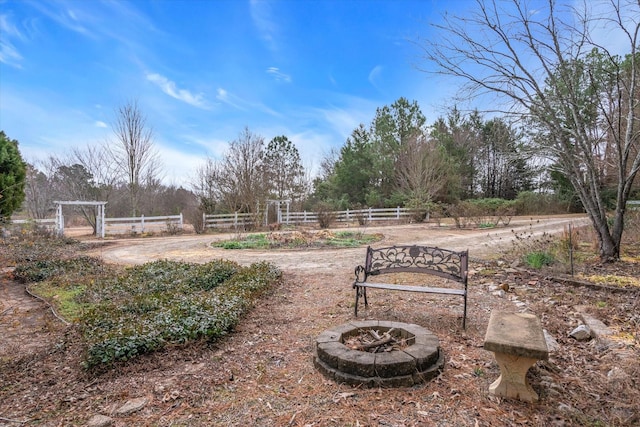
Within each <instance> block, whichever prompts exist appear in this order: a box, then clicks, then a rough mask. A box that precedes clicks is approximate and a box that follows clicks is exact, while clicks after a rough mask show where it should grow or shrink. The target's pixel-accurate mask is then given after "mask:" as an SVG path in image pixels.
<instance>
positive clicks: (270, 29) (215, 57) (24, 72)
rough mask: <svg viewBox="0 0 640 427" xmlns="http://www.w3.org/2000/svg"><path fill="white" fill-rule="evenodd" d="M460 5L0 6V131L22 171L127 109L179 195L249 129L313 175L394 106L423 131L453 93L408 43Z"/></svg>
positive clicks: (93, 138)
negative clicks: (403, 102) (133, 107)
mask: <svg viewBox="0 0 640 427" xmlns="http://www.w3.org/2000/svg"><path fill="white" fill-rule="evenodd" d="M473 7H474V2H473V1H470V0H457V1H456V0H395V1H392V0H386V1H381V0H342V1H339V0H324V1H319V0H318V1H307V0H286V1H250V0H234V1H232V0H227V1H222V0H209V1H206V0H153V1H151V0H148V1H142V0H136V1H127V0H115V1H101V0H62V1H54V0H38V1H30V0H0V129H2V130H4V131H5V133H6V134H7V135H8V136H9V137H10V138H13V139H17V140H18V141H19V143H20V150H21V153H22V155H23V157H24V158H25V160H27V161H29V162H34V161H37V160H42V159H44V158H46V157H47V156H48V155H50V154H54V155H61V156H64V155H65V153H68V152H69V151H70V149H71V148H72V147H84V146H86V145H89V144H96V143H101V142H104V141H106V140H109V139H112V131H111V123H113V121H114V117H115V114H114V110H115V109H116V108H117V107H118V106H120V105H123V104H124V103H126V102H128V101H131V100H137V102H138V105H139V107H140V108H141V110H142V112H143V113H144V114H145V115H146V116H147V120H148V124H149V125H150V126H151V127H152V128H153V130H154V135H155V145H156V147H157V148H158V150H159V152H160V154H161V158H162V161H163V164H164V182H165V183H167V184H178V185H185V186H189V183H190V182H191V181H192V180H193V177H194V175H195V171H196V169H197V168H198V167H199V166H200V165H202V164H203V163H204V161H205V159H206V158H207V157H211V158H219V157H220V156H221V155H222V154H223V153H224V151H225V149H226V147H227V145H228V142H229V141H231V140H233V139H235V138H236V137H237V136H238V134H239V133H240V132H241V131H242V129H243V128H244V127H245V126H247V127H249V129H250V130H251V131H252V132H254V133H256V134H259V135H262V136H263V137H264V138H265V141H266V142H268V141H269V140H270V139H271V138H273V137H274V136H277V135H286V136H287V137H288V138H289V139H290V140H292V141H293V142H294V143H295V144H296V146H297V147H298V150H299V151H300V153H301V155H302V158H303V162H304V165H305V167H307V168H309V169H312V170H317V168H318V166H319V164H320V161H321V159H322V157H323V156H324V154H326V153H327V152H328V151H329V150H330V148H331V147H340V146H342V145H343V144H344V142H345V140H346V138H347V137H348V136H349V134H350V133H351V131H352V130H353V129H355V128H356V127H357V126H358V124H359V123H364V124H366V125H368V124H369V123H370V122H371V120H372V119H373V117H374V114H375V109H376V108H377V107H381V106H384V105H389V104H391V103H393V102H394V101H395V100H396V99H398V98H399V97H401V96H404V97H406V98H408V99H409V100H417V101H418V103H419V104H420V106H421V107H422V110H423V112H424V113H425V114H426V116H427V120H428V121H429V122H433V121H434V120H435V119H436V118H437V117H438V116H440V115H442V114H444V107H447V106H448V107H451V105H449V104H447V100H450V99H451V97H452V95H453V94H454V93H455V92H456V88H455V86H454V85H452V84H450V82H447V81H445V80H444V79H441V78H437V77H434V76H433V75H429V74H425V73H424V72H421V71H418V70H417V69H416V65H419V66H421V67H425V66H428V65H426V64H424V63H423V61H422V60H421V57H420V56H421V53H420V49H419V48H418V47H417V46H416V45H415V44H414V41H415V40H417V39H418V38H419V37H421V38H427V37H429V36H430V35H431V29H430V26H429V23H431V22H437V21H439V20H440V19H441V15H442V14H443V13H445V12H447V13H453V14H460V13H466V12H468V11H469V10H470V9H471V8H473Z"/></svg>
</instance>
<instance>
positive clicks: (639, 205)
mask: <svg viewBox="0 0 640 427" xmlns="http://www.w3.org/2000/svg"><path fill="white" fill-rule="evenodd" d="M627 208H628V209H631V210H634V211H635V210H640V200H628V201H627Z"/></svg>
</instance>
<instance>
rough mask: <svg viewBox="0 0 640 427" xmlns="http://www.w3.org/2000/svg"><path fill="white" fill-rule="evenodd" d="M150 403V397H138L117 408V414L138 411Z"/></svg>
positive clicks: (122, 414) (121, 414)
mask: <svg viewBox="0 0 640 427" xmlns="http://www.w3.org/2000/svg"><path fill="white" fill-rule="evenodd" d="M147 403H149V399H147V398H146V397H139V398H137V399H131V400H129V401H127V403H125V404H124V405H122V406H121V407H119V408H118V409H116V415H120V416H124V415H129V414H133V413H134V412H138V411H139V410H141V409H142V408H144V407H145V406H147Z"/></svg>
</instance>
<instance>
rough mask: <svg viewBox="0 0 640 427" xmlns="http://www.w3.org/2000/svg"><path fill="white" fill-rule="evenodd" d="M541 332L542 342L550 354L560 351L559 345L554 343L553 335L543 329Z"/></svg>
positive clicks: (556, 342)
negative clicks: (544, 342) (545, 344)
mask: <svg viewBox="0 0 640 427" xmlns="http://www.w3.org/2000/svg"><path fill="white" fill-rule="evenodd" d="M542 332H543V333H544V340H545V341H546V342H547V350H549V352H550V353H551V352H553V351H558V350H560V344H558V341H556V339H555V338H554V337H553V335H551V334H550V333H549V332H548V331H547V330H546V329H543V330H542Z"/></svg>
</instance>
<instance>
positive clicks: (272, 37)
mask: <svg viewBox="0 0 640 427" xmlns="http://www.w3.org/2000/svg"><path fill="white" fill-rule="evenodd" d="M249 7H250V12H251V19H252V20H253V24H254V25H255V26H256V28H257V30H258V33H259V34H260V37H261V38H262V40H264V42H265V43H266V45H267V47H268V48H269V50H271V51H273V52H276V51H277V50H278V43H277V40H276V36H277V33H278V26H277V24H276V22H275V20H274V19H273V13H272V12H271V4H270V3H269V2H268V1H265V0H251V1H250V2H249Z"/></svg>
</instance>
